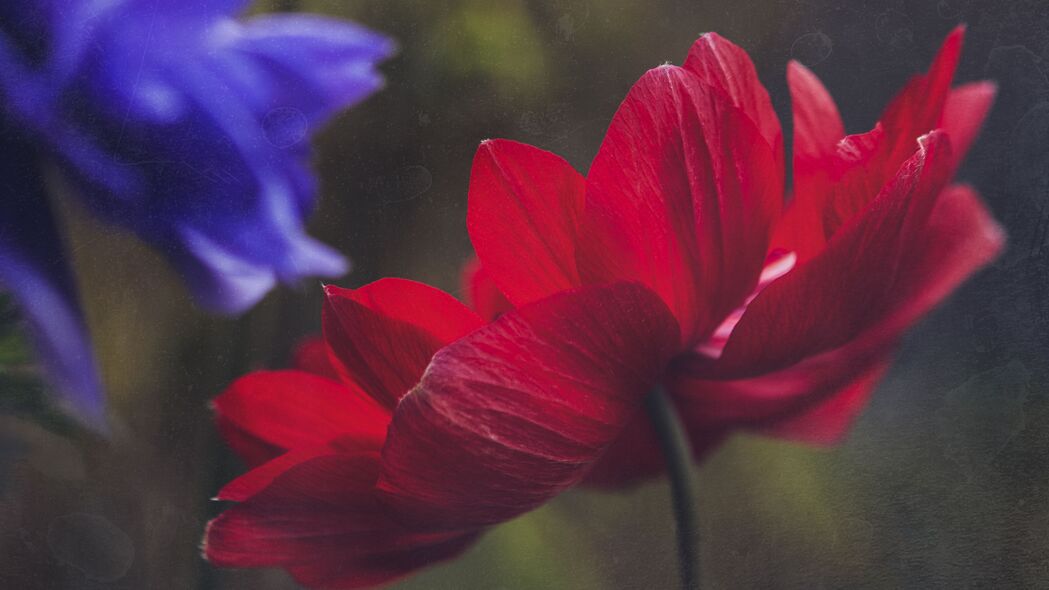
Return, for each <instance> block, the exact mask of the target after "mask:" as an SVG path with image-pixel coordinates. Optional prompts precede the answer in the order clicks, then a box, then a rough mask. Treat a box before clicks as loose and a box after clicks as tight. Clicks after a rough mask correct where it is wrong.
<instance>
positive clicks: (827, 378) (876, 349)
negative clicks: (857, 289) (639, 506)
mask: <svg viewBox="0 0 1049 590" xmlns="http://www.w3.org/2000/svg"><path fill="white" fill-rule="evenodd" d="M948 165H949V163H947V164H944V166H948ZM868 224H869V223H868ZM858 231H859V228H858V227H857V228H853V230H852V231H848V232H846V233H847V234H848V235H850V236H852V235H856V234H857V232H858ZM897 239H898V240H899V241H901V242H902V243H903V245H904V247H903V249H902V253H901V254H900V255H899V260H898V261H894V260H892V259H889V258H885V259H883V260H881V261H880V262H875V261H874V259H872V258H869V257H868V256H867V255H865V254H864V253H863V252H862V251H859V250H856V249H855V241H853V240H851V239H850V240H846V239H844V238H843V239H841V240H839V242H838V243H837V244H836V245H835V244H834V243H832V244H831V246H830V247H828V250H827V253H825V254H823V255H821V256H820V257H818V258H817V259H815V260H814V261H813V262H812V263H810V265H809V266H808V267H802V268H799V269H798V270H796V271H795V272H797V273H798V274H797V275H796V276H794V277H793V279H792V278H791V275H787V276H786V277H784V278H783V279H781V281H782V284H780V285H779V287H778V288H777V290H776V291H771V289H773V288H776V286H777V284H778V283H773V285H771V286H770V287H769V288H768V289H766V291H765V292H764V293H767V295H765V294H763V295H761V296H759V297H758V300H760V299H761V298H762V297H769V299H768V300H767V301H766V303H765V304H763V305H768V306H770V307H776V308H777V309H778V311H779V313H780V314H781V315H780V316H778V317H779V318H780V321H777V322H774V323H770V324H766V325H765V326H764V327H759V326H757V324H756V323H755V324H752V327H753V330H752V331H751V332H750V334H751V337H755V338H756V337H759V336H760V338H761V339H762V341H763V342H764V344H765V348H766V349H767V350H772V351H777V352H774V353H773V354H774V355H778V357H779V362H778V363H773V365H783V364H784V359H787V358H793V357H794V356H796V352H797V351H798V350H799V349H800V351H801V352H802V356H804V357H805V358H803V359H801V360H800V361H799V362H797V363H796V364H792V365H788V366H782V367H780V368H775V369H771V370H766V371H764V372H763V371H762V367H763V363H765V365H764V366H765V367H767V366H768V364H767V361H768V358H765V359H757V358H755V360H754V362H753V364H751V365H750V368H749V369H744V368H743V367H744V363H740V364H738V365H737V366H736V368H737V370H738V374H737V376H738V377H739V378H738V379H722V380H713V379H708V380H705V381H704V380H702V379H695V378H689V377H688V376H686V374H691V375H693V376H695V375H697V374H699V373H702V370H700V371H696V368H697V367H696V366H695V365H693V366H691V367H688V368H684V369H683V372H682V373H678V374H677V377H678V379H677V381H675V382H674V383H673V385H672V389H673V391H674V392H675V393H676V394H677V395H678V401H679V404H681V405H682V406H683V407H685V408H687V409H686V410H683V413H684V414H686V415H687V420H688V424H689V427H690V429H693V430H696V431H709V430H711V429H717V428H722V429H727V428H733V427H735V428H738V427H741V426H743V427H750V428H756V429H759V430H761V431H764V432H767V433H770V434H775V435H778V436H786V437H788V438H794V439H798V440H807V441H809V442H832V441H834V440H836V439H837V438H839V437H840V436H841V434H842V433H843V432H844V430H845V429H846V427H847V426H848V424H849V422H850V421H851V420H852V418H853V417H854V416H855V415H856V414H857V413H858V412H859V410H860V409H861V408H862V406H863V405H864V404H865V403H866V399H867V396H868V395H869V393H870V391H871V389H872V388H873V387H874V385H875V384H876V383H877V381H878V380H879V378H880V375H881V374H882V371H883V370H884V367H885V364H886V355H887V354H888V353H889V352H890V351H891V350H892V348H893V347H894V346H895V344H896V342H897V340H898V338H899V336H900V335H901V334H902V333H903V331H904V330H906V329H907V328H908V327H909V326H910V325H912V324H913V323H914V322H915V321H917V320H918V319H919V318H920V317H921V316H922V315H924V314H925V313H927V312H928V311H929V310H930V309H931V308H932V307H933V306H935V305H936V304H937V303H939V302H940V301H942V300H943V298H944V297H946V296H947V295H948V294H950V292H951V291H953V290H954V289H955V288H956V287H957V286H958V284H959V283H961V282H962V281H963V280H964V279H965V278H966V277H968V276H969V275H970V274H972V273H973V272H975V271H976V270H977V269H979V268H980V267H982V266H983V265H985V264H987V263H988V262H990V261H991V260H992V259H993V258H994V257H995V256H996V255H997V254H998V253H999V252H1000V251H1001V248H1002V246H1003V235H1002V233H1001V230H1000V229H999V228H998V226H997V225H996V224H995V223H994V221H993V220H992V219H991V218H990V216H989V215H988V213H987V211H986V210H985V209H984V207H983V206H982V205H981V204H980V201H979V199H978V197H977V196H976V194H975V193H974V192H973V191H972V190H971V189H968V188H967V187H963V186H952V187H949V188H948V189H947V190H945V191H944V192H943V193H942V194H941V195H940V196H939V198H938V199H937V200H936V202H935V206H934V209H933V211H932V214H931V215H930V216H929V220H928V223H926V224H925V226H924V227H921V228H914V229H911V231H909V232H905V233H904V235H902V236H899V237H898V238H897ZM846 244H850V245H851V247H853V250H852V253H853V254H855V255H856V260H857V263H858V265H859V266H862V267H866V268H868V271H867V272H868V273H872V274H873V275H874V278H875V279H877V278H878V277H881V278H882V279H883V280H884V281H885V286H886V287H887V288H886V289H885V290H884V293H886V294H887V298H888V299H889V300H887V301H878V300H876V299H874V300H857V299H855V294H854V291H853V286H854V285H857V284H868V285H869V284H871V283H870V281H869V280H868V279H867V278H864V279H863V280H856V279H854V278H852V277H854V276H855V272H854V271H853V270H852V269H848V268H845V267H843V266H842V265H840V264H838V265H833V266H832V265H830V264H828V261H830V260H833V259H838V260H839V261H840V260H842V259H844V258H846V257H845V256H844V253H845V252H848V250H847V249H840V248H842V247H845V246H846ZM869 247H870V248H874V249H884V250H889V251H891V250H894V249H896V248H895V246H893V245H891V244H882V245H881V246H879V245H878V243H877V241H876V240H873V239H871V244H870V246H869ZM835 252H839V254H835ZM823 264H828V266H826V267H823V270H822V273H821V272H818V271H817V270H816V269H818V268H820V267H821V266H822V265H823ZM879 264H880V265H882V266H884V267H889V266H896V267H897V270H896V272H895V273H885V272H884V271H883V268H882V266H879ZM792 274H793V273H792ZM889 274H895V276H894V277H890V276H888V275H889ZM803 283H808V286H807V287H805V286H803V285H802V284H803ZM802 290H805V294H802V293H801V291H802ZM787 291H792V292H793V293H792V295H790V297H791V298H792V299H791V301H793V302H795V303H794V304H793V305H794V308H793V309H789V308H790V307H791V305H792V304H788V303H787V299H780V298H781V297H784V296H786V292H787ZM850 293H851V294H850ZM794 297H796V299H794ZM806 297H807V298H808V299H807V303H805V301H806ZM835 297H838V298H842V300H843V305H841V306H839V305H832V304H831V303H830V302H831V301H833V298H835ZM849 297H853V298H854V299H853V300H852V303H846V302H845V301H847V298H849ZM758 300H755V303H758ZM804 305H807V306H811V308H808V309H803V306H804ZM864 306H866V307H869V308H870V309H872V310H875V311H876V313H875V314H874V315H873V316H866V317H862V316H864V315H865V314H864V313H863V311H862V307H864ZM843 307H844V308H845V309H851V310H852V313H853V314H854V315H853V316H852V317H848V316H846V317H841V316H840V315H839V314H840V312H841V309H842V308H843ZM747 313H748V314H749V313H750V310H749V309H748V312H747ZM827 315H831V316H834V318H832V320H833V321H835V322H841V323H842V324H843V325H844V326H846V327H847V328H846V329H847V330H848V331H850V332H853V331H854V333H853V336H852V338H851V340H849V342H848V343H846V344H845V345H844V346H841V347H839V348H835V349H832V350H828V351H824V352H821V349H820V347H818V346H816V347H813V346H811V344H812V343H813V342H814V341H813V340H811V339H810V340H808V342H807V343H806V342H801V341H798V340H796V341H794V342H787V341H786V340H789V337H791V336H792V335H793V334H794V333H801V334H809V335H811V334H813V333H814V332H819V331H820V330H822V331H824V332H825V333H826V334H831V335H832V336H830V338H832V339H833V340H838V339H840V338H841V337H842V335H841V333H840V331H841V328H836V326H835V324H833V323H830V322H828V323H826V324H822V323H820V321H819V319H820V318H821V317H824V316H827ZM858 316H859V317H858ZM755 317H757V316H755ZM765 317H766V318H771V317H772V316H765ZM752 320H753V318H752ZM805 320H807V322H806V321H805ZM746 321H748V320H747V316H746V315H745V316H744V319H743V322H746ZM740 325H741V326H742V322H741V324H740ZM836 330H837V331H838V333H837V334H835V331H836ZM735 337H737V335H735V334H734V335H733V338H735ZM739 337H740V338H743V337H744V336H743V335H742V334H740V335H739ZM771 344H775V345H774V346H773V345H771ZM755 345H756V343H755ZM739 350H741V349H739ZM722 358H725V357H722ZM712 368H713V370H711V369H712ZM755 368H756V369H755ZM679 369H681V367H679ZM740 369H742V370H740ZM706 370H707V372H708V375H716V374H717V371H718V367H717V363H714V364H713V366H711V365H708V366H707V367H706ZM722 377H724V374H723V375H722Z"/></svg>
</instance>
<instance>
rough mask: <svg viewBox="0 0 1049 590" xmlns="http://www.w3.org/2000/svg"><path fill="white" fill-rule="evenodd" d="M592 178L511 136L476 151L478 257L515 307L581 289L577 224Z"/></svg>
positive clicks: (473, 187)
mask: <svg viewBox="0 0 1049 590" xmlns="http://www.w3.org/2000/svg"><path fill="white" fill-rule="evenodd" d="M585 187H586V184H585V180H584V179H583V176H582V175H581V174H579V173H578V172H576V171H575V169H573V168H572V166H571V165H569V164H568V162H566V161H564V160H563V159H562V158H561V157H559V156H556V155H554V154H552V153H550V152H547V151H543V150H541V149H538V148H535V147H532V146H530V145H526V144H523V143H517V142H515V141H508V140H505V139H496V140H489V141H485V142H484V143H482V144H481V147H479V148H478V149H477V155H476V156H475V157H474V163H473V170H472V171H471V174H470V196H469V207H468V212H467V216H466V227H467V230H468V231H469V233H470V240H471V241H472V242H473V245H474V249H475V250H476V251H477V257H478V258H479V259H480V260H481V263H482V264H483V265H484V268H485V271H486V272H487V273H488V274H489V275H490V276H491V278H492V280H493V281H494V282H495V284H496V285H497V286H498V287H499V290H500V291H501V292H502V293H503V294H504V295H505V296H506V298H507V299H509V301H510V303H512V304H513V305H524V304H526V303H531V302H532V301H536V300H538V299H541V298H543V297H546V296H547V295H551V294H553V293H556V292H558V291H564V290H566V289H570V288H572V287H575V286H578V284H579V274H578V272H577V271H576V263H575V243H576V225H577V223H578V219H579V216H580V215H581V214H582V211H583V195H584V192H585Z"/></svg>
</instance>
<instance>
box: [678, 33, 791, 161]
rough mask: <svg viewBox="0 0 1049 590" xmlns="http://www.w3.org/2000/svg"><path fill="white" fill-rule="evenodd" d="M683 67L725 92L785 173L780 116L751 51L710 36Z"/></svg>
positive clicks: (698, 43)
mask: <svg viewBox="0 0 1049 590" xmlns="http://www.w3.org/2000/svg"><path fill="white" fill-rule="evenodd" d="M683 67H684V68H685V69H686V70H688V71H690V72H692V73H693V74H695V75H696V76H698V77H699V79H700V80H702V81H703V83H704V84H708V85H710V86H712V87H714V88H716V89H717V90H718V91H719V92H722V93H724V94H725V95H726V96H728V97H729V99H730V100H731V101H732V104H734V105H735V106H737V107H739V108H740V109H741V110H742V111H743V112H744V113H746V115H747V116H748V117H750V120H751V121H753V122H754V124H755V125H757V127H758V129H760V130H761V135H762V137H764V138H765V141H766V142H768V144H769V148H770V149H771V150H772V152H773V155H774V156H775V158H776V161H777V162H778V163H779V166H780V170H782V167H783V131H782V129H781V128H780V124H779V117H777V116H776V111H775V110H774V109H773V108H772V101H771V100H770V99H769V93H768V91H767V90H765V87H764V86H763V85H762V84H761V80H759V79H758V74H757V71H756V70H755V69H754V63H753V62H751V61H750V56H748V55H747V52H746V51H744V50H743V49H742V48H740V47H739V46H738V45H736V44H734V43H732V42H731V41H728V40H727V39H725V38H724V37H722V36H721V35H718V34H717V33H706V34H704V35H703V36H701V37H700V38H699V39H697V40H696V42H695V43H693V44H692V48H691V49H689V52H688V57H687V58H686V59H685V64H684V66H683Z"/></svg>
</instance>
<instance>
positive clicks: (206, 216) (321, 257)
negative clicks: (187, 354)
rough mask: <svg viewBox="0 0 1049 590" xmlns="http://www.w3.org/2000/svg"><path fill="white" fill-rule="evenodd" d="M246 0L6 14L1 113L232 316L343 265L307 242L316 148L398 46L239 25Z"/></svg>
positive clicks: (100, 3)
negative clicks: (316, 138)
mask: <svg viewBox="0 0 1049 590" xmlns="http://www.w3.org/2000/svg"><path fill="white" fill-rule="evenodd" d="M246 4H247V3H246V2H244V1H241V0H211V1H208V0H184V1H182V2H171V1H169V0H32V1H21V2H4V3H2V5H0V108H2V112H0V118H2V120H3V121H4V122H5V123H6V124H7V125H10V126H12V127H13V128H16V129H17V130H19V132H20V133H22V134H23V135H25V136H26V137H27V138H29V139H30V140H31V141H32V143H34V144H35V146H36V147H37V148H38V151H39V152H41V153H44V154H46V155H47V156H48V157H49V158H51V159H53V160H55V161H57V162H58V163H59V164H60V165H61V168H62V169H63V171H64V172H65V173H66V175H67V176H68V177H69V179H70V180H71V181H72V185H73V187H74V189H75V191H74V192H75V194H76V196H77V197H78V198H81V199H82V200H83V201H84V203H85V204H86V205H87V207H88V209H89V210H90V211H92V212H93V213H95V214H96V215H97V216H98V217H100V218H101V219H103V220H105V221H107V222H109V223H113V224H115V225H119V226H122V227H124V228H127V229H128V230H130V231H132V232H134V233H136V234H137V235H138V236H139V237H141V238H142V239H143V240H145V241H146V242H148V243H149V244H151V245H152V246H153V247H155V248H156V249H157V250H158V251H160V252H161V253H162V254H164V255H165V256H166V257H167V259H168V260H169V261H170V262H171V264H172V265H173V266H174V267H175V268H176V269H177V270H178V271H179V272H180V273H181V275H182V276H183V277H184V278H185V280H186V282H187V284H188V286H189V288H190V290H191V291H192V292H193V294H194V296H195V297H196V299H197V301H198V302H199V303H200V304H201V305H202V306H204V307H206V308H208V309H211V310H215V311H219V312H224V313H237V312H241V311H243V310H245V309H247V308H248V307H250V306H252V305H253V304H254V303H255V302H257V301H258V300H259V299H260V298H262V297H263V296H264V295H265V294H266V293H267V292H268V291H269V290H270V289H271V288H272V287H273V286H274V285H275V284H277V283H293V282H295V281H298V280H300V279H302V278H304V277H314V276H317V277H337V276H340V275H342V274H344V273H345V272H346V271H347V270H348V264H347V262H346V261H345V259H344V258H343V257H342V256H340V255H339V254H338V253H337V252H335V251H334V250H332V249H330V248H328V247H326V246H324V245H323V244H321V243H319V242H317V241H315V240H313V239H312V238H310V237H309V236H308V235H307V234H306V233H305V229H304V223H305V220H306V217H307V216H308V215H309V214H310V212H311V211H312V209H313V206H314V202H315V197H316V184H315V181H314V178H313V175H312V174H311V171H310V169H309V160H310V156H311V150H310V138H311V136H312V135H313V133H314V132H316V131H317V130H318V129H319V128H320V127H321V126H322V125H324V124H325V123H326V122H327V121H328V120H329V119H330V118H331V117H332V116H333V115H334V114H336V113H337V112H339V111H340V110H342V109H345V108H347V107H349V106H351V105H353V104H355V103H357V102H359V101H360V100H362V99H363V98H365V97H366V96H368V95H369V94H371V93H372V92H374V91H375V90H377V89H378V88H380V87H381V85H382V78H381V76H380V75H379V74H378V72H377V71H376V69H375V65H376V63H377V62H379V61H381V60H382V59H384V58H385V57H387V56H388V55H390V53H391V52H392V51H393V49H394V46H393V44H392V42H391V41H389V40H388V39H386V38H384V37H382V36H380V35H377V34H375V33H373V32H371V31H368V30H366V29H364V28H362V27H359V26H357V25H353V24H351V23H347V22H342V21H338V20H334V19H328V18H323V17H319V16H309V15H270V16H259V17H254V18H250V19H243V20H239V19H235V18H234V16H235V13H236V12H237V11H239V10H241V9H243V8H244V7H245V5H246ZM12 213H17V212H12ZM70 292H71V291H70ZM45 352H48V353H55V352H59V351H54V350H50V351H45Z"/></svg>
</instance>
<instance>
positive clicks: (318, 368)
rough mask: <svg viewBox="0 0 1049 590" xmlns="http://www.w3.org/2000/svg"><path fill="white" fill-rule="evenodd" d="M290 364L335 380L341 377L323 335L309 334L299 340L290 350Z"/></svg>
mask: <svg viewBox="0 0 1049 590" xmlns="http://www.w3.org/2000/svg"><path fill="white" fill-rule="evenodd" d="M291 366H292V367H294V368H296V369H299V370H301V371H306V372H307V373H313V374H314V375H320V376H321V377H327V378H328V379H332V380H335V381H338V380H339V379H340V378H341V377H340V376H339V371H338V370H337V369H336V368H335V365H333V364H332V361H331V352H330V351H329V350H328V343H327V342H326V341H325V340H324V337H323V336H310V337H308V338H305V339H303V340H302V341H301V342H299V344H298V345H297V346H296V347H295V350H294V351H293V352H292V360H291Z"/></svg>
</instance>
